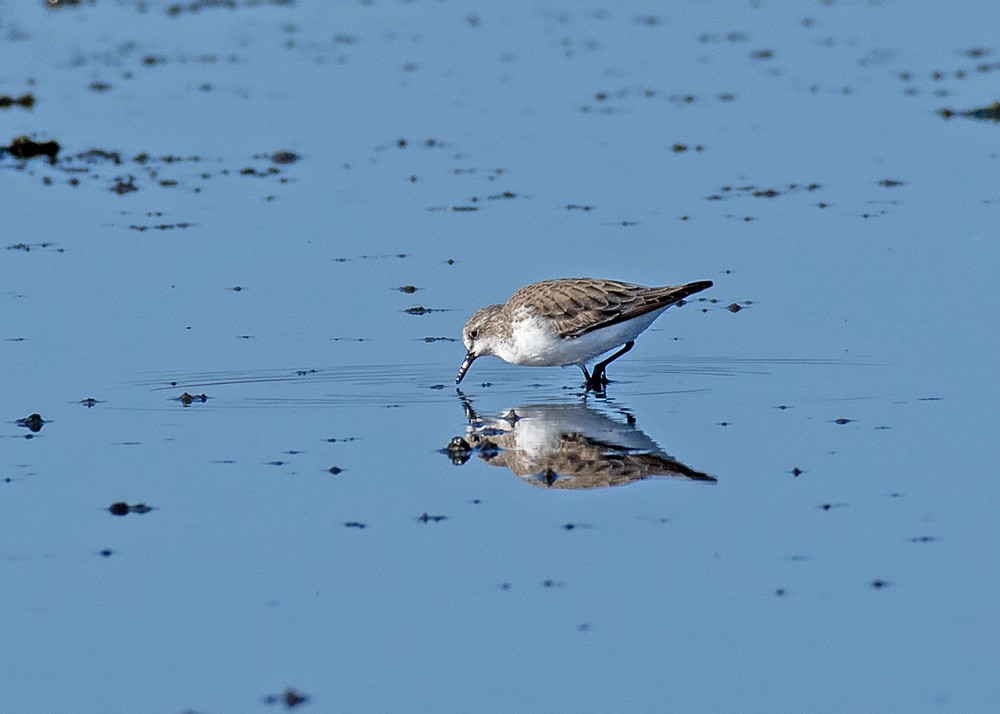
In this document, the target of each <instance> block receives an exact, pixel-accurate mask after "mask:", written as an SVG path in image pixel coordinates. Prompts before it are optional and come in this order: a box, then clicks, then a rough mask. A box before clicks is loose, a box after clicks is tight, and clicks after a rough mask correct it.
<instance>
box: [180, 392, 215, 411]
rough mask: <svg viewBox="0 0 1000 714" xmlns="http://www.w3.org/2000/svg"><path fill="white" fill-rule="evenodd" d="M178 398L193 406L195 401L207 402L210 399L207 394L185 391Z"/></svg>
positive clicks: (186, 404) (187, 405) (182, 402)
mask: <svg viewBox="0 0 1000 714" xmlns="http://www.w3.org/2000/svg"><path fill="white" fill-rule="evenodd" d="M177 400H178V401H179V402H180V403H181V404H183V405H184V406H186V407H189V406H191V404H192V403H194V402H201V403H203V404H204V403H205V402H207V401H208V396H207V395H205V394H188V393H187V392H184V394H182V395H181V396H179V397H177Z"/></svg>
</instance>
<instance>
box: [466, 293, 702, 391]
mask: <svg viewBox="0 0 1000 714" xmlns="http://www.w3.org/2000/svg"><path fill="white" fill-rule="evenodd" d="M710 287H712V282H711V281H710V280H699V281H697V282H693V283H685V284H683V285H668V286H666V287H646V286H645V285H634V284H632V283H622V282H619V281H617V280H602V279H600V278H561V279H557V280H544V281H542V282H540V283H532V284H531V285H525V286H524V287H523V288H521V289H520V290H518V291H517V292H515V293H514V294H513V295H511V296H510V299H509V300H507V302H506V303H504V304H503V305H489V306H488V307H484V308H483V309H481V310H479V311H478V312H476V313H475V314H474V315H473V316H472V317H470V318H469V321H468V322H466V323H465V328H464V329H463V330H462V341H463V342H464V343H465V347H466V349H467V350H468V352H467V353H466V355H465V361H464V362H462V366H461V367H459V369H458V377H457V378H456V379H455V383H456V384H460V383H461V382H462V379H463V378H464V377H465V373H466V372H468V371H469V367H470V366H471V365H472V363H473V361H475V360H476V359H477V358H478V357H482V356H484V355H496V356H497V357H499V358H500V359H502V360H504V361H505V362H510V363H511V364H520V365H530V366H536V367H541V366H545V367H552V366H565V365H570V364H575V365H577V366H578V367H579V368H580V369H582V370H583V376H584V377H585V378H586V380H587V382H586V386H587V388H588V389H593V390H595V391H602V390H603V389H604V385H606V384H607V383H608V378H607V375H606V374H605V371H606V370H607V367H608V365H609V364H611V363H612V362H614V361H615V360H616V359H618V358H619V357H621V356H622V355H623V354H625V353H626V352H628V351H629V350H630V349H632V346H633V345H634V344H635V338H636V337H638V336H639V334H640V333H641V332H642V331H643V330H645V329H646V328H647V327H649V326H650V325H651V324H652V323H653V320H655V319H656V318H657V317H659V316H660V313H662V312H663V311H664V310H666V309H667V308H668V307H670V306H671V305H674V304H676V303H678V302H680V301H681V300H683V299H684V298H686V297H687V296H689V295H693V294H694V293H697V292H700V291H702V290H705V289H706V288H710ZM619 346H620V347H621V349H619V350H618V351H617V352H615V353H614V354H613V355H611V356H610V357H608V358H607V359H605V360H603V361H602V362H598V363H597V364H596V365H594V370H593V372H588V371H587V363H588V362H590V361H591V360H592V359H594V358H595V357H598V356H599V355H603V354H604V353H606V352H610V351H611V350H613V349H614V348H616V347H619Z"/></svg>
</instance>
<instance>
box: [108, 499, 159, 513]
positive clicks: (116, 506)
mask: <svg viewBox="0 0 1000 714" xmlns="http://www.w3.org/2000/svg"><path fill="white" fill-rule="evenodd" d="M152 510H153V508H152V506H147V505H146V504H145V503H136V504H133V505H131V506H130V505H129V504H127V503H125V501H116V502H115V503H112V504H111V505H110V506H108V511H110V512H111V515H113V516H127V515H128V514H129V513H137V514H139V515H140V516H141V515H143V514H146V513H149V512H150V511H152Z"/></svg>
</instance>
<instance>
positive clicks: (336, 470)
mask: <svg viewBox="0 0 1000 714" xmlns="http://www.w3.org/2000/svg"><path fill="white" fill-rule="evenodd" d="M326 471H327V473H331V474H333V475H334V476H336V475H337V474H342V473H344V469H342V468H340V467H339V466H331V467H330V468H328V469H327V470H326Z"/></svg>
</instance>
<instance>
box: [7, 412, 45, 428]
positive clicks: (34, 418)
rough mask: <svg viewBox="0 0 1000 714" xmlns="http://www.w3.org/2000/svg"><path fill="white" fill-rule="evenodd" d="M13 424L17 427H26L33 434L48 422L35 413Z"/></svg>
mask: <svg viewBox="0 0 1000 714" xmlns="http://www.w3.org/2000/svg"><path fill="white" fill-rule="evenodd" d="M15 423H16V424H17V425H18V426H23V427H26V428H27V429H29V430H31V431H33V432H39V431H41V430H42V427H43V426H45V425H46V424H47V423H48V422H47V421H45V420H44V419H42V415H41V414H38V413H35V414H32V415H31V416H26V417H24V418H23V419H18V420H17V421H16V422H15Z"/></svg>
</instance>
